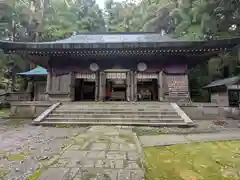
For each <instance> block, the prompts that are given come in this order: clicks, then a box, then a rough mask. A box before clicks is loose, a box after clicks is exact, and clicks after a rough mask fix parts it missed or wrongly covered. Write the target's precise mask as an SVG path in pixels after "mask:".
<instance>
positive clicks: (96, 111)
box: [54, 109, 177, 114]
mask: <svg viewBox="0 0 240 180" xmlns="http://www.w3.org/2000/svg"><path fill="white" fill-rule="evenodd" d="M54 112H55V113H66V114H79V113H93V114H95V113H97V114H98V113H100V114H153V113H154V114H156V113H158V114H176V113H177V112H176V111H175V110H174V109H167V110H150V109H145V110H132V109H125V110H121V109H118V110H116V109H115V110H111V109H79V110H76V109H71V110H66V109H56V110H55V111H54Z"/></svg>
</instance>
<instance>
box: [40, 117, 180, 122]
mask: <svg viewBox="0 0 240 180" xmlns="http://www.w3.org/2000/svg"><path fill="white" fill-rule="evenodd" d="M45 121H79V122H82V121H83V122H84V121H89V122H145V123H147V122H181V121H183V122H184V120H183V119H182V118H180V117H179V118H162V119H160V118H120V117H115V118H104V117H99V118H97V119H96V118H92V117H85V118H65V117H47V118H45Z"/></svg>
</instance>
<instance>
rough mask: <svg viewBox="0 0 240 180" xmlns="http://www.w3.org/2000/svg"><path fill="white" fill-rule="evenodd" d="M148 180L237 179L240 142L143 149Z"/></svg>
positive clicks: (239, 163) (239, 165)
mask: <svg viewBox="0 0 240 180" xmlns="http://www.w3.org/2000/svg"><path fill="white" fill-rule="evenodd" d="M144 153H145V159H146V162H145V163H146V164H145V165H146V171H147V172H146V179H147V180H155V179H161V180H165V179H166V180H169V179H174V180H192V179H204V180H237V179H240V176H239V169H240V159H239V157H235V156H237V154H238V153H240V142H239V141H229V142H209V143H194V144H185V145H175V146H165V147H151V148H145V149H144Z"/></svg>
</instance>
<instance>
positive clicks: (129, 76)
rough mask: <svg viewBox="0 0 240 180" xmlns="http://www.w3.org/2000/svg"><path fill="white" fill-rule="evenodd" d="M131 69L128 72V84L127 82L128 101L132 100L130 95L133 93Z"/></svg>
mask: <svg viewBox="0 0 240 180" xmlns="http://www.w3.org/2000/svg"><path fill="white" fill-rule="evenodd" d="M130 73H131V72H130V71H128V72H126V84H127V89H126V98H127V99H126V100H127V101H130V100H131V97H130V94H131V75H130Z"/></svg>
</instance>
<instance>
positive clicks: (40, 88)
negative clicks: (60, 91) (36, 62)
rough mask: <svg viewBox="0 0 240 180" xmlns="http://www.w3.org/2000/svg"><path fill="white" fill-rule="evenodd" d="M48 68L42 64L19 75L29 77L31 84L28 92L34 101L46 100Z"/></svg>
mask: <svg viewBox="0 0 240 180" xmlns="http://www.w3.org/2000/svg"><path fill="white" fill-rule="evenodd" d="M47 74H48V72H47V70H46V69H45V68H43V67H41V66H37V67H36V68H34V69H32V70H30V71H27V72H22V73H17V75H21V76H26V77H28V79H29V83H30V86H28V89H27V92H28V93H30V94H31V99H32V100H34V101H44V100H46V99H47V98H46V84H47Z"/></svg>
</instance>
